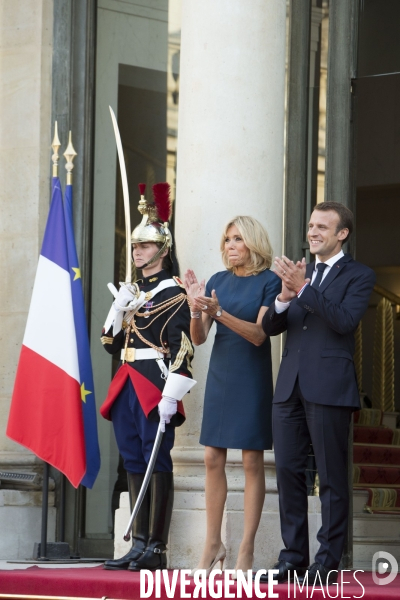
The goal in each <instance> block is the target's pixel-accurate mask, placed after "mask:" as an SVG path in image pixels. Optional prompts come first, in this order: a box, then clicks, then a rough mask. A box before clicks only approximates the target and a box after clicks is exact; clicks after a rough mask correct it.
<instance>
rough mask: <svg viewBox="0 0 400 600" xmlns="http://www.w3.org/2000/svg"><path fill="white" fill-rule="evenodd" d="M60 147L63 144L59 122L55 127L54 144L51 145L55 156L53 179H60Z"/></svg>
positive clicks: (53, 156) (53, 158)
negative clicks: (60, 137)
mask: <svg viewBox="0 0 400 600" xmlns="http://www.w3.org/2000/svg"><path fill="white" fill-rule="evenodd" d="M60 146H61V142H60V139H59V137H58V125H57V121H56V122H55V127H54V138H53V143H52V144H51V147H52V148H53V155H52V157H51V160H52V161H53V177H58V159H59V155H58V151H59V149H60Z"/></svg>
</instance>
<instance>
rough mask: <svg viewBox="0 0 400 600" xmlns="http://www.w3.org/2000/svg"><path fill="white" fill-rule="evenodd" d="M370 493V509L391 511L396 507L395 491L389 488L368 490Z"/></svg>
mask: <svg viewBox="0 0 400 600" xmlns="http://www.w3.org/2000/svg"><path fill="white" fill-rule="evenodd" d="M370 489H371V492H372V500H371V508H372V509H374V508H375V509H379V510H393V509H394V508H395V506H396V500H397V491H396V489H390V488H370Z"/></svg>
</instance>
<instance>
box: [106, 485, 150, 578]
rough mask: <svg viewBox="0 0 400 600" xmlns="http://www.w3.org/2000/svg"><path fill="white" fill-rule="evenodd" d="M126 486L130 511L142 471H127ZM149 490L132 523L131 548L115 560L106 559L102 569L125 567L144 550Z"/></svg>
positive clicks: (147, 522) (148, 520)
mask: <svg viewBox="0 0 400 600" xmlns="http://www.w3.org/2000/svg"><path fill="white" fill-rule="evenodd" d="M127 475H128V488H129V504H130V507H131V512H132V510H133V507H134V506H135V502H136V499H137V497H138V495H139V492H140V488H141V487H142V483H143V479H144V473H127ZM149 515H150V490H149V489H147V492H146V494H145V497H144V498H143V502H142V505H141V507H140V510H139V512H138V514H137V516H136V519H135V520H134V522H133V525H132V548H131V549H130V550H129V552H128V553H127V554H125V556H122V558H117V559H115V560H106V562H105V563H104V569H109V570H110V571H119V570H120V569H127V568H128V566H129V563H131V562H132V561H133V560H137V559H138V558H139V557H140V556H141V555H142V554H143V552H144V550H145V548H146V545H147V540H148V538H149V522H150V518H149Z"/></svg>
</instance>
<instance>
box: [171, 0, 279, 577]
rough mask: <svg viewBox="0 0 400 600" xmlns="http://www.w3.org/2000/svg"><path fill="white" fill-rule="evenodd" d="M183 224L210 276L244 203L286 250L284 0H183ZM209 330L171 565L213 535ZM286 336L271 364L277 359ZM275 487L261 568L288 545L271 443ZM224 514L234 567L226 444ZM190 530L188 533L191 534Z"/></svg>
mask: <svg viewBox="0 0 400 600" xmlns="http://www.w3.org/2000/svg"><path fill="white" fill-rule="evenodd" d="M182 11H183V12H182V42H181V65H180V91H179V95H180V98H179V130H178V131H179V134H178V173H177V201H176V215H175V218H176V222H175V233H176V243H177V250H178V255H179V258H180V264H181V268H182V273H183V272H184V271H185V270H186V268H188V267H191V268H193V269H194V271H195V273H196V274H197V275H198V277H199V278H203V277H204V278H206V279H208V278H209V277H210V276H211V275H212V274H213V273H215V272H216V271H219V270H223V268H224V267H223V265H222V261H221V258H220V251H219V243H220V237H221V234H222V230H223V227H224V225H225V223H226V222H227V221H228V220H229V219H230V218H231V217H233V216H235V215H237V214H245V215H246V214H247V215H252V216H254V217H256V218H257V219H258V220H260V221H261V222H262V223H263V224H264V225H265V227H266V228H267V230H268V233H269V235H270V238H271V242H272V245H273V248H274V252H275V253H278V254H279V253H281V251H282V230H283V163H284V161H283V153H284V107H285V48H286V2H285V0H248V1H247V2H243V0H218V2H215V1H214V0H202V1H201V2H198V0H187V1H186V2H183V7H182ZM211 345H212V339H209V340H208V342H207V344H205V345H204V346H202V347H200V348H198V349H196V355H195V361H194V369H195V378H196V379H197V380H198V385H197V386H196V387H195V389H194V390H193V392H192V393H191V394H190V396H188V397H187V398H186V402H185V409H186V412H187V417H188V418H187V421H186V423H185V424H184V425H183V426H182V427H181V428H179V429H177V431H176V446H175V450H174V465H175V466H174V471H175V480H176V485H175V489H176V500H175V512H174V526H173V528H172V533H171V540H170V564H171V566H173V567H181V566H182V567H183V566H185V567H186V568H188V567H194V566H195V564H196V561H197V560H198V558H199V556H200V553H201V550H202V543H203V539H204V536H205V512H204V468H203V464H202V460H203V448H202V447H201V446H199V444H198V440H199V432H200V425H201V419H202V407H203V394H204V387H205V379H206V374H207V368H208V360H209V354H210V349H211ZM279 354H280V353H279V340H276V341H275V340H274V344H273V364H274V372H275V374H276V371H277V367H278V366H279ZM265 458H266V475H267V488H268V492H271V493H268V494H267V496H266V498H267V499H266V503H265V512H264V514H263V519H262V524H261V528H260V531H259V535H258V538H257V540H258V541H257V550H256V556H255V565H254V566H255V567H256V568H261V567H265V564H266V561H268V562H269V561H272V560H274V558H276V552H277V550H278V549H279V547H280V544H281V541H280V534H279V519H278V514H277V495H276V493H275V492H274V490H275V478H274V460H273V452H272V451H271V452H266V453H265ZM227 472H228V486H229V495H228V501H227V508H226V515H225V520H224V532H223V536H224V541H225V542H226V544H227V550H228V556H227V567H228V568H229V567H230V568H233V566H234V564H235V560H236V555H237V550H238V545H239V542H240V539H241V535H242V526H243V512H242V509H243V484H244V481H243V472H242V469H241V452H240V451H238V450H236V451H230V452H228V468H227ZM183 540H186V542H183Z"/></svg>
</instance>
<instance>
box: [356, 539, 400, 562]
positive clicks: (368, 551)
mask: <svg viewBox="0 0 400 600" xmlns="http://www.w3.org/2000/svg"><path fill="white" fill-rule="evenodd" d="M381 550H384V551H385V552H389V553H390V554H392V555H393V556H394V557H395V559H396V560H397V562H399V561H400V539H397V540H396V539H391V538H387V537H380V538H378V537H359V536H354V538H353V568H354V569H363V568H364V567H365V566H368V565H369V569H366V568H364V570H371V567H372V557H373V555H374V554H375V552H379V551H381ZM362 565H364V566H362Z"/></svg>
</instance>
